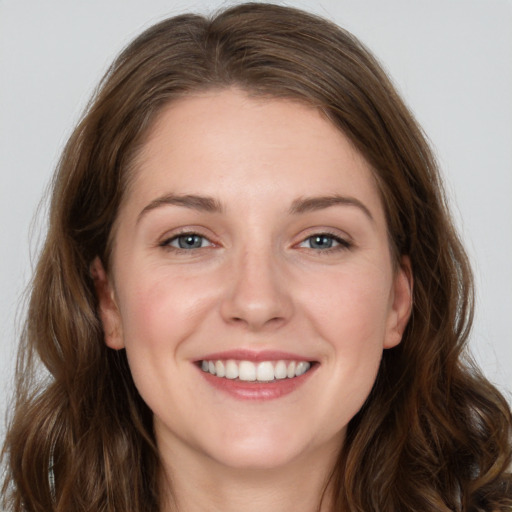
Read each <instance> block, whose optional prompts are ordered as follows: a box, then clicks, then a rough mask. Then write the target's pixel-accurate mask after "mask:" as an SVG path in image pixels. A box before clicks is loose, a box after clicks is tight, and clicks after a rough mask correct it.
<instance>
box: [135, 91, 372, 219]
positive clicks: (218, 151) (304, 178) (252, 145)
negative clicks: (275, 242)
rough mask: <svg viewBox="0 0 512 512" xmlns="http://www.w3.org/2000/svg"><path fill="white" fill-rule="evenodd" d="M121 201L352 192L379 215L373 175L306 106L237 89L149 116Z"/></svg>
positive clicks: (211, 93)
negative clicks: (170, 196)
mask: <svg viewBox="0 0 512 512" xmlns="http://www.w3.org/2000/svg"><path fill="white" fill-rule="evenodd" d="M133 169H134V175H133V178H132V180H131V184H130V186H129V190H128V194H127V198H126V199H128V200H130V197H131V199H133V200H137V201H140V202H144V201H146V202H147V201H150V200H152V199H154V197H157V196H158V195H161V194H162V193H163V192H172V193H181V194H195V193H198V192H200V193H202V194H206V195H210V196H215V197H217V196H219V195H220V196H222V197H221V199H226V200H227V201H230V199H233V200H243V201H251V200H253V199H254V200H260V201H261V200H263V199H265V198H268V199H270V197H271V196H276V195H277V196H279V197H280V199H281V200H282V201H283V202H291V201H293V200H294V199H296V198H297V197H299V196H307V195H328V194H336V193H339V194H347V193H354V194H357V195H359V196H362V198H364V199H365V201H366V202H370V203H371V207H372V208H374V209H377V210H381V204H380V203H381V201H380V194H379V192H378V189H377V185H376V181H375V178H374V174H373V171H372V169H371V168H370V166H369V165H368V163H367V162H366V160H365V159H364V157H363V156H362V155H361V154H360V153H359V152H358V151H357V150H356V149H355V147H354V146H353V144H352V143H351V141H350V140H349V139H348V138H347V137H346V136H345V135H344V134H343V133H342V132H341V131H340V130H339V129H337V128H336V127H335V126H334V125H333V124H332V123H331V122H330V121H329V120H328V119H327V117H326V116H325V115H324V114H323V113H322V112H320V111H319V110H318V109H315V108H313V107H311V106H308V105H306V104H304V103H302V102H298V101H292V100H288V99H275V98H268V97H264V98H263V97H254V96H249V95H248V94H247V93H245V92H243V91H240V90H237V89H226V90H221V91H216V90H215V91H208V92H203V93H198V94H194V95H190V96H186V97H183V98H180V99H179V100H176V101H174V102H172V103H170V104H169V105H167V106H166V107H165V108H164V109H163V110H162V111H161V112H160V114H159V115H158V117H157V118H156V120H155V122H154V124H153V126H152V127H151V129H150V131H149V132H148V134H147V136H146V139H145V142H144V144H143V145H142V148H141V150H140V151H139V153H138V155H137V157H136V159H135V162H134V166H133Z"/></svg>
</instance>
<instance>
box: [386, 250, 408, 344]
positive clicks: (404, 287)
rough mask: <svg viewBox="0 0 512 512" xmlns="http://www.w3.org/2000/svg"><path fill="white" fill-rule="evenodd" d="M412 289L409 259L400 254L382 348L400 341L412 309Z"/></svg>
mask: <svg viewBox="0 0 512 512" xmlns="http://www.w3.org/2000/svg"><path fill="white" fill-rule="evenodd" d="M412 290H413V277H412V268H411V260H410V259H409V257H408V256H402V259H401V260H400V265H399V267H398V268H397V270H396V274H395V277H394V283H393V297H392V305H391V311H390V313H389V317H388V326H387V333H386V339H385V340H384V348H392V347H396V346H397V345H398V344H399V343H400V342H401V341H402V335H403V333H404V331H405V327H406V326H407V322H408V321H409V318H410V316H411V311H412Z"/></svg>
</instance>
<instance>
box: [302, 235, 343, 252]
mask: <svg viewBox="0 0 512 512" xmlns="http://www.w3.org/2000/svg"><path fill="white" fill-rule="evenodd" d="M350 246H351V244H350V242H347V241H346V240H343V239H342V238H340V237H338V236H335V235H331V234H329V233H317V234H314V235H312V236H308V237H307V238H306V239H305V240H304V241H302V242H301V243H300V244H299V247H305V248H307V249H315V250H324V251H325V250H329V249H337V248H339V249H348V248H350Z"/></svg>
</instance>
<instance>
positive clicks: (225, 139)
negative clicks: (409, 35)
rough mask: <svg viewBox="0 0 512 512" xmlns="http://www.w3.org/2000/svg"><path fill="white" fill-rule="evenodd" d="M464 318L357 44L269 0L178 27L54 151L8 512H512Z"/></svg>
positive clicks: (491, 412)
mask: <svg viewBox="0 0 512 512" xmlns="http://www.w3.org/2000/svg"><path fill="white" fill-rule="evenodd" d="M472 311H473V305H472V282H471V273H470V269H469V267H468V263H467V259H466V256H465V253H464V251H463V249H462V247H461V245H460V242H459V239H458V237H457V235H456V233H455V231H454V229H453V226H452V223H451V220H450V217H449V215H448V212H447V208H446V205H445V200H444V196H443V192H442V187H441V183H440V178H439V176H438V173H437V169H436V166H435V163H434V160H433V157H432V155H431V153H430V150H429V148H428V146H427V144H426V142H425V140H424V137H423V135H422V133H421V130H420V129H419V127H418V126H417V125H416V123H415V121H414V119H413V118H412V116H411V115H410V113H409V112H408V111H407V109H406V108H405V106H404V105H403V103H402V102H401V100H400V98H399V97H398V96H397V94H396V92H395V91H394V89H393V87H392V86H391V84H390V82H389V80H388V79H387V77H386V75H385V74H384V73H383V71H382V70H381V69H380V67H379V66H378V64H377V63H376V62H375V60H374V59H373V57H372V56H371V55H370V54H369V53H368V52H367V51H366V50H365V49H364V48H363V47H362V46H361V44H360V43H359V42H358V41H357V40H355V38H353V37H352V36H351V35H349V34H347V33H346V32H344V31H342V30H341V29H339V28H337V27H336V26H333V25H332V24H330V23H329V22H326V21H325V20H322V19H319V18H316V17H313V16H311V15H308V14H305V13H303V12H301V11H298V10H294V9H290V8H284V7H278V6H270V5H264V4H246V5H241V6H238V7H234V8H232V9H228V10H226V11H224V12H223V13H220V14H219V15H218V16H216V17H214V18H212V19H205V18H202V17H199V16H193V15H186V16H179V17H176V18H172V19H169V20H166V21H164V22H162V23H160V24H158V25H156V26H154V27H152V28H150V29H149V30H148V31H146V32H145V33H144V34H142V35H141V36H140V37H139V38H137V39H136V40H135V41H134V42H133V43H132V44H131V45H130V46H129V47H128V48H127V49H126V50H125V51H124V52H123V53H122V54H121V55H120V56H119V58H118V59H117V60H116V62H115V63H114V64H113V66H112V68H111V69H110V71H109V72H108V73H107V76H106V77H105V79H104V81H103V83H102V84H101V87H100V89H99V91H98V93H97V95H96V97H95V99H94V101H93V103H92V104H91V106H90V108H89V110H88V112H87V113H86V115H85V117H84V118H83V120H82V122H81V123H80V125H79V126H78V127H77V129H76V130H75V132H74V134H73V135H72V137H71V139H70V141H69V142H68V145H67V147H66V149H65V151H64V154H63V156H62V159H61V162H60V166H59V170H58V173H57V175H56V178H55V181H54V188H53V200H52V207H51V211H50V224H49V231H48V235H47V240H46V244H45V246H44V249H43V252H42V254H41V257H40V261H39V265H38V267H37V271H36V275H35V278H34V284H33V291H32V298H31V305H30V310H29V315H28V321H27V328H26V335H25V337H24V345H23V346H22V348H21V360H20V373H19V383H18V395H17V397H18V398H17V404H16V409H15V413H14V417H13V420H12V424H11V427H10V430H9V432H8V436H7V440H6V444H5V452H4V453H5V457H6V460H7V462H8V473H7V478H6V484H5V489H4V490H5V504H4V505H5V507H7V509H8V510H15V511H22V510H27V511H32V510H45V511H49V510H55V511H64V510H65V511H74V510H80V511H82V510H84V511H85V510H87V511H89V510H90V511H98V510H108V511H127V510H134V511H135V510H136V511H161V512H164V511H171V510H187V511H194V510H268V509H270V508H280V509H291V508H293V509H295V510H299V511H300V510H304V511H309V510H322V511H333V510H340V511H341V510H343V511H345V510H347V511H348V510H361V511H363V510H364V511H370V510H375V511H385V510H422V511H428V510H432V511H433V510H436V511H437V510H475V511H476V510H489V511H490V510H507V509H508V508H509V507H510V506H511V504H512V496H511V493H512V489H511V486H512V483H511V477H510V474H509V473H508V470H509V469H508V468H509V465H510V460H511V456H512V455H511V446H510V432H511V424H512V420H511V417H510V411H509V408H508V406H507V404H506V402H505V400H504V399H503V398H502V397H501V395H500V394H499V393H498V391H497V390H495V389H494V388H493V387H492V386H491V385H490V384H489V383H488V382H487V381H486V380H485V379H484V378H483V377H482V376H481V375H480V374H479V372H478V370H477V369H476V368H474V367H472V365H471V364H470V363H469V362H468V361H466V360H465V359H464V357H463V356H464V347H465V343H466V340H467V337H468V334H469V329H470V325H471V318H472ZM38 359H41V360H42V362H43V363H44V364H45V366H46V367H47V369H48V370H49V372H50V376H49V377H48V379H47V380H46V381H45V382H44V384H38V383H36V382H35V381H34V382H32V380H31V379H30V376H31V375H32V374H31V371H32V370H33V369H34V368H35V364H36V362H37V360H38Z"/></svg>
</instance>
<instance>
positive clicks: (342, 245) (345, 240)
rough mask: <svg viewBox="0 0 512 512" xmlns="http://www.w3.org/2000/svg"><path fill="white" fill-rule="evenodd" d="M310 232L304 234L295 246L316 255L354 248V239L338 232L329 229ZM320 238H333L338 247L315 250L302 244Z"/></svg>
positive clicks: (316, 229) (315, 229)
mask: <svg viewBox="0 0 512 512" xmlns="http://www.w3.org/2000/svg"><path fill="white" fill-rule="evenodd" d="M308 231H309V232H308V233H302V235H301V239H300V240H299V242H297V243H296V244H295V246H296V247H299V248H301V249H306V250H309V251H313V252H316V253H328V252H332V251H342V250H349V249H352V248H353V247H354V241H353V240H352V237H350V236H349V235H348V234H346V233H342V232H340V231H338V230H333V229H329V228H314V229H311V230H308ZM320 236H325V237H329V238H332V239H333V240H334V241H336V242H337V245H335V246H334V247H327V248H325V249H315V248H312V247H303V246H302V244H304V243H306V242H307V241H308V240H309V239H311V238H314V237H320Z"/></svg>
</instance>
